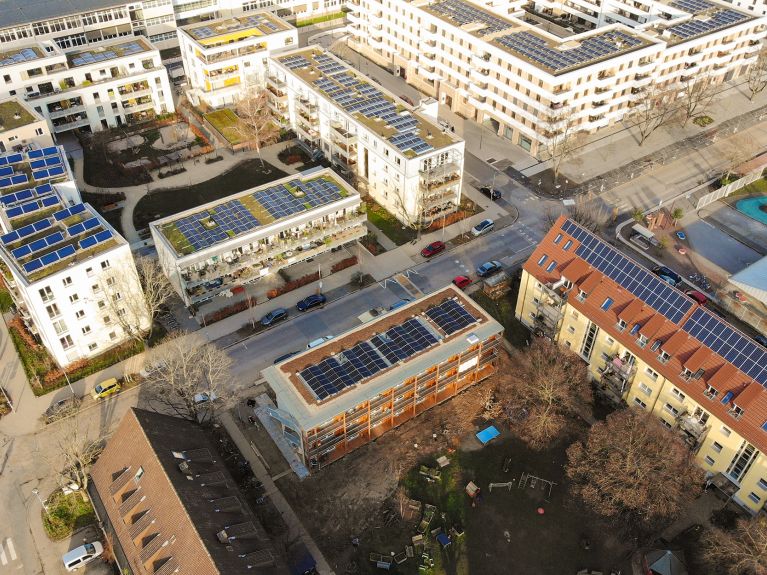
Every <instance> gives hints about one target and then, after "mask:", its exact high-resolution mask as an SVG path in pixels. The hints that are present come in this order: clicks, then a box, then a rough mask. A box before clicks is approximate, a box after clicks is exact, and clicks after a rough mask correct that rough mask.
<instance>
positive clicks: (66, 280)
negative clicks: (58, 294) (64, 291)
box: [61, 277, 72, 287]
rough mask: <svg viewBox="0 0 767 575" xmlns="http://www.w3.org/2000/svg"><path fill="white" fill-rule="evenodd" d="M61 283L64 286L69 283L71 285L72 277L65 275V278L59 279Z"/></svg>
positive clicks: (67, 285)
mask: <svg viewBox="0 0 767 575" xmlns="http://www.w3.org/2000/svg"><path fill="white" fill-rule="evenodd" d="M61 283H63V284H64V287H69V286H71V285H72V278H70V277H66V278H64V279H63V280H62V281H61Z"/></svg>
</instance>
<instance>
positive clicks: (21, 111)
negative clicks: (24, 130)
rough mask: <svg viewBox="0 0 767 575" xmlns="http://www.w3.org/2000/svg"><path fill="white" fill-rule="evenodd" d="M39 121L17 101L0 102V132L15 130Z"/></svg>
mask: <svg viewBox="0 0 767 575" xmlns="http://www.w3.org/2000/svg"><path fill="white" fill-rule="evenodd" d="M39 121H41V119H40V118H36V117H35V116H33V115H32V114H31V113H30V112H29V110H27V108H26V107H25V106H24V105H23V104H21V103H20V102H19V101H18V100H16V99H15V98H14V99H11V100H5V101H3V102H0V132H7V131H9V130H15V129H16V128H20V127H21V126H26V125H27V124H32V123H34V122H39Z"/></svg>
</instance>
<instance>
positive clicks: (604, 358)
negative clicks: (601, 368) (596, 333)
mask: <svg viewBox="0 0 767 575" xmlns="http://www.w3.org/2000/svg"><path fill="white" fill-rule="evenodd" d="M600 357H601V358H602V361H610V354H609V353H607V352H606V351H603V352H602V355H601V356H600Z"/></svg>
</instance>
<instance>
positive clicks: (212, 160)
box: [205, 156, 224, 164]
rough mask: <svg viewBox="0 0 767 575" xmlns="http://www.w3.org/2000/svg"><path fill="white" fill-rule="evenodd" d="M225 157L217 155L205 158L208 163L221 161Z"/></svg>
mask: <svg viewBox="0 0 767 575" xmlns="http://www.w3.org/2000/svg"><path fill="white" fill-rule="evenodd" d="M223 159H224V156H216V157H215V158H205V163H206V164H215V163H216V162H220V161H221V160H223Z"/></svg>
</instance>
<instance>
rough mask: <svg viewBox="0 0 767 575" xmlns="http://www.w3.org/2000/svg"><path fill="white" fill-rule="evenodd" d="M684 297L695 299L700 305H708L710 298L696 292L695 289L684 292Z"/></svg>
mask: <svg viewBox="0 0 767 575" xmlns="http://www.w3.org/2000/svg"><path fill="white" fill-rule="evenodd" d="M684 295H686V296H687V297H690V298H692V299H694V300H695V301H696V302H698V303H699V304H700V305H706V303H708V298H707V297H706V296H705V294H702V293H700V292H699V291H695V290H693V289H689V290H687V291H686V292H684Z"/></svg>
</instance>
